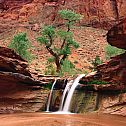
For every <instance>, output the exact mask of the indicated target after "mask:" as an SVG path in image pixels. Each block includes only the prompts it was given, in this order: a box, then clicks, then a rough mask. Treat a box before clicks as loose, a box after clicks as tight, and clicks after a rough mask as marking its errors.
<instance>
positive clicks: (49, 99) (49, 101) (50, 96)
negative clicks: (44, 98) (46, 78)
mask: <svg viewBox="0 0 126 126" xmlns="http://www.w3.org/2000/svg"><path fill="white" fill-rule="evenodd" d="M56 81H57V79H55V81H54V82H53V85H52V88H51V91H50V93H49V98H48V103H47V108H46V112H49V107H50V103H51V98H52V93H53V88H54V86H55V84H56Z"/></svg>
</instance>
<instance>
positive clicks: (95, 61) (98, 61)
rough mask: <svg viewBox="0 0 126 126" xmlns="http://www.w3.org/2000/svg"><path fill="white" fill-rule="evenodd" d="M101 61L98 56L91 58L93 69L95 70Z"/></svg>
mask: <svg viewBox="0 0 126 126" xmlns="http://www.w3.org/2000/svg"><path fill="white" fill-rule="evenodd" d="M102 63H103V61H102V60H101V59H100V57H99V56H96V57H95V59H94V60H92V63H91V64H92V65H93V70H96V67H97V66H98V65H100V64H102Z"/></svg>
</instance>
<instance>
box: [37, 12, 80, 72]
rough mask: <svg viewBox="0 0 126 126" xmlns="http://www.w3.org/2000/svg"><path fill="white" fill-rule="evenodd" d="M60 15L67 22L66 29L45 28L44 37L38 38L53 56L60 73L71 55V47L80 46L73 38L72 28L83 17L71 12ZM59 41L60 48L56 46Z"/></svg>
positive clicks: (43, 30)
mask: <svg viewBox="0 0 126 126" xmlns="http://www.w3.org/2000/svg"><path fill="white" fill-rule="evenodd" d="M58 14H59V15H60V17H61V18H62V19H64V20H65V25H64V28H62V29H60V28H56V27H53V26H45V27H44V28H43V29H42V36H41V37H38V38H37V40H38V42H39V43H41V44H44V45H45V47H46V49H47V50H48V52H49V53H50V54H51V55H52V58H51V59H50V60H51V61H52V62H54V63H55V65H56V67H57V68H56V71H57V72H58V73H59V72H60V71H61V68H62V65H63V62H64V61H65V60H66V59H67V57H68V56H69V55H70V54H71V47H74V48H78V47H79V44H78V43H77V42H76V41H75V40H74V38H73V33H72V32H71V26H73V25H74V24H75V23H76V22H77V21H79V20H80V19H81V15H79V14H76V13H75V12H73V11H71V10H60V11H59V12H58ZM57 40H58V41H60V44H59V46H55V42H56V41H57Z"/></svg>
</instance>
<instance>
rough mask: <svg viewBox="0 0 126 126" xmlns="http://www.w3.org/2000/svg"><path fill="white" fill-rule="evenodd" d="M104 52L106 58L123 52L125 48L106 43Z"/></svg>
mask: <svg viewBox="0 0 126 126" xmlns="http://www.w3.org/2000/svg"><path fill="white" fill-rule="evenodd" d="M105 53H106V59H110V58H111V57H113V56H116V55H119V54H122V53H125V50H124V49H119V48H116V47H113V46H111V45H107V46H106V47H105Z"/></svg>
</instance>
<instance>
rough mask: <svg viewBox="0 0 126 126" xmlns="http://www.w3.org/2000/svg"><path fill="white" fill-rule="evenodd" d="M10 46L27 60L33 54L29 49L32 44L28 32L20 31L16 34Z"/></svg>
mask: <svg viewBox="0 0 126 126" xmlns="http://www.w3.org/2000/svg"><path fill="white" fill-rule="evenodd" d="M8 47H9V48H11V49H13V50H14V51H15V52H16V53H18V54H19V55H20V56H21V57H22V58H24V59H25V60H27V61H30V60H31V58H32V56H31V53H30V52H29V51H28V49H30V47H31V45H30V42H29V40H28V38H27V35H26V33H23V32H22V33H19V34H17V35H15V36H14V38H13V39H12V41H11V42H10V44H9V46H8Z"/></svg>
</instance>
